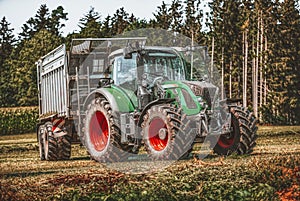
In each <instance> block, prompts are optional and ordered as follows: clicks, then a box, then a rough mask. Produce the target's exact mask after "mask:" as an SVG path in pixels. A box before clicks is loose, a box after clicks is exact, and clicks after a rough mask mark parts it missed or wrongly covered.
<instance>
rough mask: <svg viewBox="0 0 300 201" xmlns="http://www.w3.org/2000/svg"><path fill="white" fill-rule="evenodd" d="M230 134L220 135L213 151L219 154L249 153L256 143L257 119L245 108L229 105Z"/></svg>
mask: <svg viewBox="0 0 300 201" xmlns="http://www.w3.org/2000/svg"><path fill="white" fill-rule="evenodd" d="M230 113H231V126H232V132H231V133H230V135H221V136H220V137H219V139H218V141H217V143H216V145H215V147H214V152H215V153H217V154H219V155H226V156H228V155H231V154H232V153H236V154H238V155H243V154H250V153H252V152H253V149H254V147H255V145H256V139H257V134H256V131H257V125H256V124H257V121H256V118H255V117H254V116H253V114H252V113H250V112H249V111H248V110H247V109H246V108H243V107H238V106H231V107H230Z"/></svg>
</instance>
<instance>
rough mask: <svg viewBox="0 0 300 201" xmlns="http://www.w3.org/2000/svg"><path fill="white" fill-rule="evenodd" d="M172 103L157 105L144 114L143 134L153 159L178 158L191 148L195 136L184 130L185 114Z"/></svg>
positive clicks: (146, 146)
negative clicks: (187, 133)
mask: <svg viewBox="0 0 300 201" xmlns="http://www.w3.org/2000/svg"><path fill="white" fill-rule="evenodd" d="M180 113H181V112H180V109H177V108H175V107H174V106H172V105H156V106H153V107H152V108H150V109H149V110H148V111H147V113H146V115H145V116H144V121H143V123H142V132H143V133H142V135H143V141H144V144H145V148H146V150H147V152H148V155H149V157H150V158H151V159H152V160H165V159H167V160H178V159H181V158H182V157H185V156H186V155H187V152H189V151H190V150H191V147H192V143H193V141H194V137H193V136H192V135H186V133H185V132H184V125H183V121H184V119H185V118H184V116H183V115H181V114H180Z"/></svg>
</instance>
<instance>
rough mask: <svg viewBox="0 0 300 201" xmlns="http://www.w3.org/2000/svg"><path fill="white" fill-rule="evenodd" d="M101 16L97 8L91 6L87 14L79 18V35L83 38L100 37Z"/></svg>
mask: <svg viewBox="0 0 300 201" xmlns="http://www.w3.org/2000/svg"><path fill="white" fill-rule="evenodd" d="M100 18H101V16H100V15H99V13H98V12H96V11H95V8H93V7H91V8H90V10H89V11H88V13H87V14H85V15H84V17H83V18H81V19H80V20H79V27H80V29H81V30H80V32H79V36H80V37H82V38H89V37H94V38H97V37H98V38H100V37H102V33H101V21H100Z"/></svg>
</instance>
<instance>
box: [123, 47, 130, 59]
mask: <svg viewBox="0 0 300 201" xmlns="http://www.w3.org/2000/svg"><path fill="white" fill-rule="evenodd" d="M123 56H124V59H132V48H130V47H125V48H124V49H123Z"/></svg>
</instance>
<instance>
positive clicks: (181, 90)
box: [161, 81, 218, 114]
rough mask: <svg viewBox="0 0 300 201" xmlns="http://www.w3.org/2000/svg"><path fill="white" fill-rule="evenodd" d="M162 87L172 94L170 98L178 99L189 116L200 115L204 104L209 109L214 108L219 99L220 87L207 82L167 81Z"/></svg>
mask: <svg viewBox="0 0 300 201" xmlns="http://www.w3.org/2000/svg"><path fill="white" fill-rule="evenodd" d="M161 86H162V88H163V89H164V90H166V92H167V94H171V95H169V96H168V97H171V98H175V97H178V98H179V100H180V104H181V106H182V107H183V109H184V110H186V112H187V113H189V114H196V113H199V111H200V110H202V109H203V104H202V103H203V102H204V103H205V104H206V105H207V106H208V108H209V109H211V108H213V106H214V102H215V101H216V99H217V98H218V87H216V86H215V85H213V84H211V83H209V82H206V81H166V82H164V83H162V85H161ZM188 110H189V111H188Z"/></svg>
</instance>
